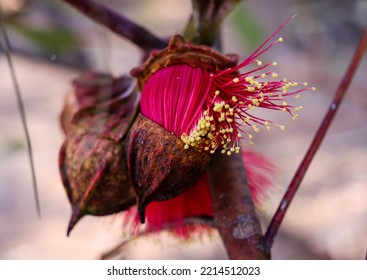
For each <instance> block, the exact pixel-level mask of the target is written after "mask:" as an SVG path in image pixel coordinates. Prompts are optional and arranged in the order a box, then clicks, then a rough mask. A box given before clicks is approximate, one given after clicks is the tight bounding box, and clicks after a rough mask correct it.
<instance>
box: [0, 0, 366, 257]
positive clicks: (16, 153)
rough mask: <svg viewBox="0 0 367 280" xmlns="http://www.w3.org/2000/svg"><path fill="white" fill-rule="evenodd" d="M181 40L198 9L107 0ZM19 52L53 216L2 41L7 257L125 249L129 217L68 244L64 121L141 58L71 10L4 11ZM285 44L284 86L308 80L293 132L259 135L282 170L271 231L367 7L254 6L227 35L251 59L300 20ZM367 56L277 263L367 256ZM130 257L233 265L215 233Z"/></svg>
mask: <svg viewBox="0 0 367 280" xmlns="http://www.w3.org/2000/svg"><path fill="white" fill-rule="evenodd" d="M99 2H101V3H102V2H103V3H104V4H105V5H107V6H109V7H111V8H113V9H116V10H117V11H118V12H121V13H122V14H124V15H126V16H128V17H129V18H130V19H133V20H135V21H136V22H138V23H139V24H141V25H143V26H145V27H147V28H149V29H150V30H151V31H152V32H154V33H155V34H157V35H159V36H162V37H169V36H170V35H172V34H175V33H180V32H181V31H182V30H183V27H184V26H185V23H186V21H187V19H188V17H189V15H190V11H191V3H190V1H189V0H175V1H171V0H150V1H146V0H139V1H127V0H109V1H99ZM0 3H1V5H2V7H3V10H4V13H5V26H6V29H7V31H8V33H9V37H10V40H11V43H12V47H13V51H14V52H13V56H12V58H13V62H14V67H15V71H16V75H17V78H18V81H19V85H20V88H21V91H22V94H23V100H24V103H25V108H26V113H27V120H28V124H29V127H30V135H31V139H32V143H33V152H34V159H35V164H36V173H37V179H38V183H39V191H40V199H41V207H42V218H41V219H39V218H38V217H37V214H36V210H35V206H34V198H33V192H32V180H31V175H30V170H29V165H28V159H27V152H26V145H25V138H24V132H23V130H22V125H21V122H20V117H19V112H18V108H17V106H16V99H15V92H14V86H13V84H12V80H11V77H10V71H9V66H8V64H7V62H6V59H5V56H4V40H3V38H2V37H0V42H1V51H0V259H96V258H100V256H101V255H102V254H103V253H104V252H106V251H108V250H109V249H111V248H112V247H114V246H115V245H116V244H117V243H119V242H121V241H122V240H124V238H126V235H124V230H123V229H122V226H121V219H120V217H119V216H118V215H115V216H112V217H103V218H101V217H99V218H96V217H85V218H83V220H82V221H81V222H80V224H78V226H77V227H76V228H75V229H74V231H73V232H72V234H71V236H70V237H69V238H68V237H66V227H67V222H68V219H69V215H70V206H69V203H68V201H67V198H66V194H65V192H64V190H63V186H62V184H61V181H60V177H59V173H58V150H59V147H60V145H61V143H62V141H63V135H62V133H61V130H60V127H59V121H58V116H59V112H60V110H61V108H62V105H63V98H64V95H65V93H66V92H68V91H69V90H70V81H71V79H72V78H74V77H75V76H76V75H78V74H79V73H80V72H81V71H85V70H88V69H97V70H101V71H108V72H112V73H113V74H116V75H120V74H122V73H126V72H128V71H129V70H130V69H131V68H132V67H135V66H137V65H139V61H140V51H139V49H137V48H136V47H135V46H134V45H133V44H131V43H130V42H128V41H126V40H124V39H121V38H118V37H117V36H115V35H113V34H112V33H110V32H109V31H108V30H106V29H105V28H103V27H101V26H98V25H96V24H94V23H93V22H92V21H90V20H89V19H87V18H86V17H84V16H83V15H81V14H79V13H78V12H76V11H74V10H73V9H72V8H70V7H68V6H67V5H66V4H64V3H63V2H62V1H57V0H53V1H51V0H50V1H42V0H28V1H26V0H0ZM295 14H297V15H298V16H297V17H296V18H295V19H293V20H292V21H291V22H290V23H289V24H288V25H287V26H286V27H285V28H284V29H283V30H282V31H281V36H282V37H283V38H284V39H285V42H284V43H282V44H278V45H277V46H276V47H274V48H272V49H271V51H270V52H268V53H266V54H265V55H264V56H263V57H262V59H263V60H264V61H277V62H278V65H279V66H278V69H277V72H278V74H279V75H280V76H284V77H288V78H289V79H291V80H296V81H308V82H309V84H311V85H312V86H315V87H317V91H316V92H310V93H305V94H303V95H302V98H301V99H300V101H299V102H300V103H299V104H300V105H303V107H304V110H303V111H302V112H301V114H300V118H299V119H298V120H297V121H295V122H293V121H291V119H290V118H288V117H285V116H284V114H282V113H278V114H276V115H274V117H275V118H276V120H277V121H278V122H281V123H284V124H285V125H286V130H285V131H284V132H280V131H275V130H273V131H270V132H263V133H260V134H258V135H256V139H255V145H254V146H253V147H252V148H251V149H253V150H255V151H257V152H260V153H262V154H263V155H266V156H268V157H269V158H270V159H272V160H274V162H276V164H277V166H278V171H279V174H278V177H277V180H276V182H275V185H276V187H275V189H274V190H273V191H272V192H271V193H270V195H269V199H268V200H266V201H264V203H263V205H262V207H261V208H260V209H259V215H260V218H261V221H262V223H263V226H264V229H265V228H266V226H267V224H268V222H269V220H270V218H271V216H272V214H273V213H274V211H275V209H276V207H277V205H278V202H279V200H280V198H281V196H282V194H283V193H284V190H285V188H286V186H287V184H288V183H289V182H290V180H291V178H292V176H293V174H294V172H295V170H296V168H297V166H298V164H299V162H300V161H301V159H302V156H303V155H304V153H305V152H306V150H307V147H308V145H309V143H310V141H311V139H312V137H313V135H314V133H315V131H316V129H317V127H318V125H319V124H320V122H321V119H322V117H323V116H324V114H325V112H326V110H327V108H328V106H329V103H330V101H331V99H332V96H333V94H334V92H335V90H336V88H337V86H338V84H339V82H340V81H341V79H342V77H343V73H344V71H345V70H346V68H347V66H348V63H349V61H350V59H351V57H352V54H353V52H354V49H355V47H356V45H357V43H358V41H359V38H360V37H361V35H362V33H363V29H364V28H365V26H367V1H365V0H340V1H333V0H313V1H306V0H293V1H292V0H276V1H265V0H246V1H244V3H243V4H241V5H240V6H239V7H238V8H237V9H236V10H235V11H234V13H233V14H231V16H230V17H229V18H228V20H227V21H226V23H225V24H224V27H223V34H222V38H223V49H224V52H226V53H232V52H235V53H238V54H239V55H240V56H241V57H242V58H245V57H246V56H247V55H249V54H250V53H251V52H252V51H253V50H254V49H256V46H258V45H259V44H260V43H261V42H262V41H263V40H265V39H266V38H267V36H269V35H270V34H271V33H272V32H273V31H274V30H276V29H277V28H278V26H280V24H281V23H282V22H284V21H285V20H286V19H287V18H289V17H290V16H292V15H295ZM366 109H367V58H366V57H365V58H364V59H363V61H362V63H361V66H360V68H359V70H358V72H357V74H356V76H355V77H354V80H353V83H352V85H351V87H350V89H349V91H348V94H347V96H346V99H345V101H344V103H343V105H342V106H341V108H340V111H339V112H338V115H337V117H336V119H335V121H334V123H333V124H332V127H331V128H330V131H329V133H328V136H327V137H326V139H325V141H324V143H323V144H322V146H321V149H320V150H319V152H318V154H317V155H316V157H315V159H314V162H313V164H312V166H311V168H310V169H309V171H308V172H307V174H306V177H305V179H304V181H303V183H302V186H301V188H300V190H299V192H298V194H297V196H296V198H295V199H294V201H293V202H292V205H291V206H290V208H289V211H288V213H287V216H286V219H285V221H284V224H283V225H282V228H281V232H280V233H279V235H278V236H277V238H276V240H275V244H274V247H273V251H272V255H273V258H274V259H364V258H365V256H366V250H367V172H366V171H367V170H366V169H367V126H366V120H367V110H366ZM120 257H122V258H127V259H139V258H143V259H225V258H227V257H226V254H225V250H224V247H223V245H222V243H221V241H220V239H219V237H218V235H217V234H216V233H213V234H212V235H211V236H210V237H204V238H201V239H199V240H191V241H189V242H188V241H185V242H183V241H180V240H176V239H175V238H173V237H171V236H170V235H169V234H166V233H162V234H160V235H159V236H146V237H140V238H138V239H136V240H134V241H131V242H129V243H128V245H126V246H125V247H124V251H123V252H122V254H121V255H120Z"/></svg>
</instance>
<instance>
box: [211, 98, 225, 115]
mask: <svg viewBox="0 0 367 280" xmlns="http://www.w3.org/2000/svg"><path fill="white" fill-rule="evenodd" d="M223 106H224V101H222V102H216V103H214V105H213V111H214V112H220V111H222V109H223Z"/></svg>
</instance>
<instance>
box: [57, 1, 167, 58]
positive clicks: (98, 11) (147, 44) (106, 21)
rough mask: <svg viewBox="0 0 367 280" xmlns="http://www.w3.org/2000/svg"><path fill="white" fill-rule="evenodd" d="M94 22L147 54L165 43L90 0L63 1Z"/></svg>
mask: <svg viewBox="0 0 367 280" xmlns="http://www.w3.org/2000/svg"><path fill="white" fill-rule="evenodd" d="M63 1H64V2H67V3H69V4H70V5H71V6H73V7H74V8H75V9H77V10H79V11H80V12H81V13H83V14H85V15H86V16H88V17H89V18H91V19H93V20H94V21H96V22H98V23H100V24H102V25H104V26H106V27H108V28H109V29H110V30H111V31H113V32H115V33H116V34H118V35H121V36H122V37H124V38H126V39H128V40H130V41H131V42H133V43H134V44H135V45H137V46H138V47H140V48H141V49H143V50H144V51H145V52H149V51H151V50H152V49H163V48H165V47H166V46H167V42H165V41H164V40H161V39H160V38H158V37H156V36H154V35H153V34H152V33H150V32H149V31H148V30H146V29H145V28H143V27H141V26H139V25H137V24H135V23H133V22H132V21H130V20H128V19H127V18H125V17H124V16H122V15H120V14H118V13H116V12H114V11H113V10H110V9H108V8H107V7H105V6H103V5H100V4H97V3H95V2H93V1H91V0H63Z"/></svg>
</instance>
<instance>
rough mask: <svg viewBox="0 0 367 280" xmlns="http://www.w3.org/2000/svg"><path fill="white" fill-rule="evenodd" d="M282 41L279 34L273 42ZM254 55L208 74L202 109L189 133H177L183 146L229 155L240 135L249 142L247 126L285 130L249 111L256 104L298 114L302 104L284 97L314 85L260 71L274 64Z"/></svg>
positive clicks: (295, 115) (238, 143) (282, 126)
mask: <svg viewBox="0 0 367 280" xmlns="http://www.w3.org/2000/svg"><path fill="white" fill-rule="evenodd" d="M282 41H283V39H282V38H280V39H278V40H277V41H276V42H282ZM276 42H274V43H273V44H275V43H276ZM261 53H262V52H261ZM257 56H258V55H253V56H252V57H250V58H249V59H248V60H247V61H245V62H244V63H242V64H240V65H239V66H237V67H235V68H233V69H227V70H224V71H222V72H219V73H215V74H213V73H211V74H210V75H212V77H213V80H212V85H211V89H210V90H209V94H208V95H207V97H206V103H205V105H204V108H205V110H204V111H203V114H202V115H201V116H200V117H199V119H198V121H197V125H196V126H195V127H194V128H193V129H192V130H191V131H190V133H188V134H186V133H183V134H182V135H181V139H182V141H183V142H184V143H185V148H186V149H188V148H190V147H193V148H198V149H199V150H201V151H205V152H209V153H214V152H215V151H216V150H218V149H220V150H221V152H222V153H223V154H227V155H231V154H232V153H233V152H235V153H239V151H240V143H241V139H244V138H247V141H248V143H249V145H253V141H252V138H253V135H252V134H251V133H249V132H248V130H249V129H250V131H253V132H255V133H258V132H260V127H261V126H264V127H266V129H267V130H270V129H271V126H276V127H278V128H279V129H280V130H282V131H284V130H285V126H284V125H281V124H277V123H274V122H273V121H271V120H267V119H263V118H259V117H256V116H255V115H254V114H253V111H254V110H255V109H257V108H263V109H271V110H278V111H283V112H286V113H288V114H290V115H291V116H292V119H293V120H296V119H297V118H298V112H299V111H300V110H301V109H302V106H298V107H295V106H293V105H291V104H288V99H289V98H290V97H292V98H295V99H299V98H300V95H299V93H300V92H302V91H305V90H316V89H315V88H314V87H308V84H307V83H306V82H304V83H299V82H289V81H287V79H285V78H284V79H282V80H279V79H278V80H277V78H278V74H277V73H276V72H273V71H270V72H262V71H261V70H263V69H265V68H266V67H268V66H277V63H276V62H273V63H268V64H265V65H263V63H262V61H260V60H258V59H257V58H256V57H257ZM251 63H256V64H257V66H258V67H257V68H256V69H254V70H251V71H249V72H246V73H243V74H241V73H239V72H238V70H240V69H241V68H243V67H244V66H247V65H249V64H251ZM259 72H260V73H259ZM261 72H262V73H261ZM299 87H301V88H299ZM297 88H298V89H297ZM246 128H249V129H246ZM243 135H247V137H243Z"/></svg>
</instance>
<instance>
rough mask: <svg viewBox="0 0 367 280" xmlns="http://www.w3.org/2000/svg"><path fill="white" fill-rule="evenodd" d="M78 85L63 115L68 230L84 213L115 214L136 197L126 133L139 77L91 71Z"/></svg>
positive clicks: (62, 167) (62, 165) (62, 154)
mask: <svg viewBox="0 0 367 280" xmlns="http://www.w3.org/2000/svg"><path fill="white" fill-rule="evenodd" d="M81 84H82V86H81ZM73 85H74V91H73V93H72V95H71V96H68V97H67V99H66V103H65V107H64V110H63V112H62V115H61V124H62V127H63V129H64V132H65V134H66V138H65V141H64V143H63V145H62V148H61V150H60V154H59V167H60V174H61V178H62V181H63V184H64V187H65V190H66V193H67V196H68V199H69V201H70V203H71V205H72V217H71V220H70V223H69V227H68V234H69V232H70V231H71V229H72V228H73V227H74V225H75V224H76V223H77V222H78V220H79V219H80V218H81V217H83V216H84V215H96V216H101V215H109V214H113V213H117V212H120V211H123V210H126V209H128V208H130V207H131V206H132V205H134V204H135V203H136V195H135V192H134V189H133V188H132V186H131V184H130V181H129V177H128V172H127V161H126V154H125V135H126V133H127V130H128V128H129V126H130V125H131V122H132V121H133V118H134V117H135V115H136V114H135V112H136V107H137V104H138V95H137V93H136V91H135V85H134V83H133V80H132V79H131V78H129V77H121V78H117V79H113V78H112V77H111V76H109V75H106V74H99V73H87V74H84V75H83V76H82V77H80V78H79V79H77V80H76V81H74V83H73ZM88 85H89V86H88Z"/></svg>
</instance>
